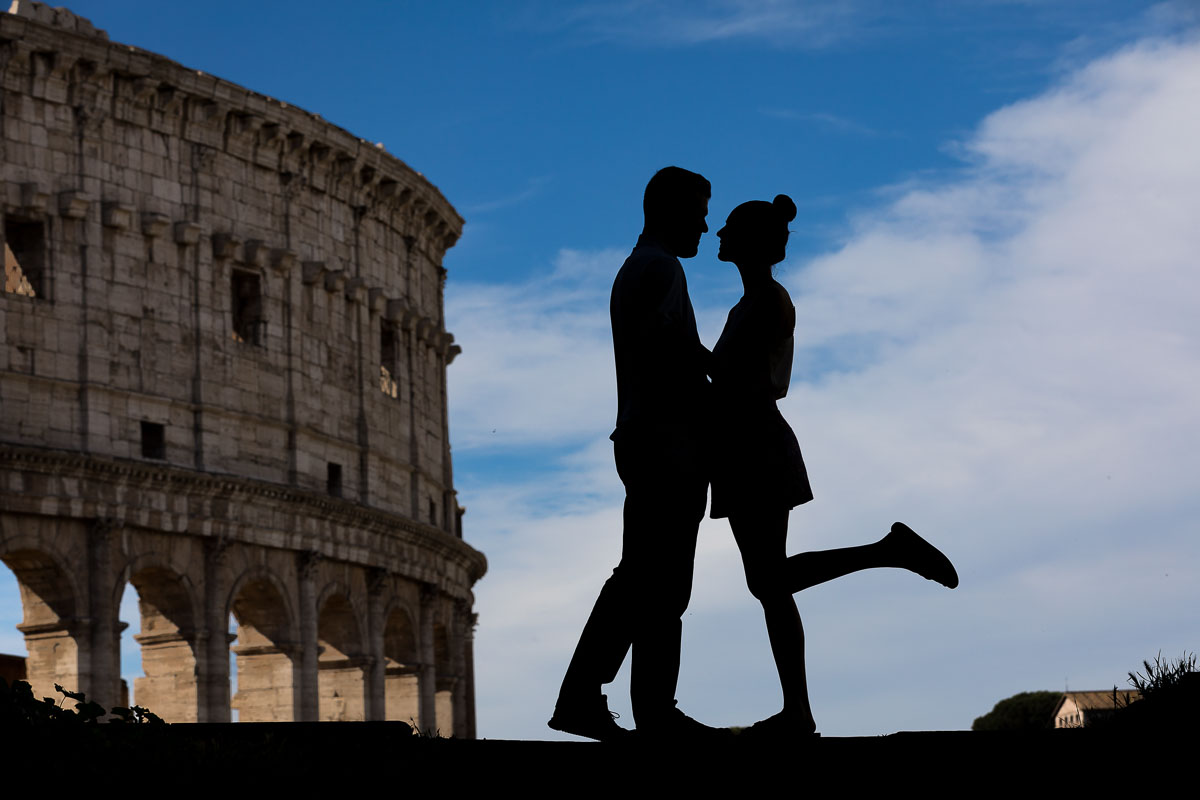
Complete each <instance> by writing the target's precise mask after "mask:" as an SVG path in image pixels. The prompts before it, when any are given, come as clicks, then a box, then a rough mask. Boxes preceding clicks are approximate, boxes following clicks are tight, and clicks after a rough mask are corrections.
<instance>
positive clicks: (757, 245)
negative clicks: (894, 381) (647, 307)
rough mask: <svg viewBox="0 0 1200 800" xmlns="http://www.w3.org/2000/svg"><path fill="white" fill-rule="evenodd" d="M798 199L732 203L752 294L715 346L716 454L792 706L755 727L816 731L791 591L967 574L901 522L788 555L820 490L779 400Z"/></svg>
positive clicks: (735, 248) (728, 248)
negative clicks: (886, 576)
mask: <svg viewBox="0 0 1200 800" xmlns="http://www.w3.org/2000/svg"><path fill="white" fill-rule="evenodd" d="M795 217H796V205H795V203H793V202H792V200H791V198H789V197H787V196H786V195H778V196H777V197H776V198H775V200H774V202H771V203H767V202H764V201H761V200H754V201H751V202H749V203H743V204H742V205H740V206H738V207H737V208H735V209H734V210H733V213H731V214H730V215H729V219H728V220H726V222H725V227H723V228H722V229H721V230H720V231H718V232H717V237H718V238H719V239H720V240H721V248H720V252H719V253H718V255H717V257H718V258H719V259H720V260H721V261H731V262H733V264H734V265H735V266H737V269H738V272H739V273H741V277H742V285H743V288H744V294H743V296H742V299H741V300H740V301H738V303H737V305H735V306H734V307H733V309H732V310H730V312H729V318H728V320H727V321H726V322H725V329H724V330H723V331H722V332H721V338H720V339H719V340H718V341H717V345H716V347H714V348H713V360H712V379H713V390H714V394H715V399H716V403H715V409H714V410H715V415H716V416H715V420H714V424H715V428H714V435H715V440H716V444H715V455H716V463H715V465H714V470H713V479H712V507H711V512H710V513H711V515H712V517H713V518H714V519H716V518H721V517H729V525H730V527H731V528H732V529H733V536H734V539H736V541H737V545H738V549H739V550H740V551H741V553H742V563H743V566H744V567H745V570H746V583H747V585H748V586H749V588H750V592H751V593H752V594H753V595H754V597H755V598H757V599H758V601H759V602H760V603H762V607H763V612H764V614H765V615H766V622H767V633H768V635H769V637H770V640H771V652H772V654H773V655H774V657H775V665H776V667H777V669H778V670H779V680H780V683H781V684H782V686H783V711H781V712H780V713H779V714H776V715H775V716H773V717H771V718H770V719H767V720H764V721H762V722H760V723H758V724H757V725H755V726H754V727H752V728H751V729H750V732H753V733H763V734H772V735H792V736H806V735H810V734H812V733H813V732H814V731H815V730H816V723H815V722H814V721H813V716H812V709H811V708H810V706H809V702H808V684H807V680H806V678H805V672H804V629H803V627H802V626H801V623H800V614H799V612H798V611H797V610H796V603H795V601H794V600H793V599H792V594H793V593H794V592H798V591H800V590H802V589H806V588H808V587H809V586H815V585H817V584H819V583H824V582H825V581H828V580H831V579H833V578H837V577H840V576H842V575H847V574H849V573H851V572H857V571H858V570H861V569H868V568H871V567H901V568H904V569H909V570H912V571H913V572H916V573H917V574H919V575H922V576H924V577H926V578H929V579H930V580H935V581H938V582H939V583H941V584H943V585H945V586H948V587H950V588H954V587H955V586H957V585H958V575H957V573H956V572H955V570H954V566H953V565H952V564H951V563H950V561H949V560H948V559H947V558H946V557H945V556H944V555H942V553H941V552H940V551H938V550H937V549H936V548H935V547H933V545H931V544H929V543H928V542H926V541H925V540H924V539H922V538H921V537H919V536H917V534H916V533H914V532H913V531H912V530H911V529H910V528H908V527H907V526H905V525H903V524H901V523H899V522H897V523H896V524H895V525H893V526H892V529H891V532H890V533H888V534H887V535H886V536H884V537H883V538H882V539H881V540H879V541H878V542H875V543H874V544H869V545H863V546H861V547H847V548H841V549H837V550H823V551H816V552H810V553H800V554H799V555H794V556H792V557H790V558H788V557H787V555H786V545H787V526H788V513H789V511H790V510H791V509H792V508H793V507H795V506H798V505H800V504H802V503H807V502H808V501H809V500H812V499H813V495H812V490H811V489H810V487H809V483H808V472H807V471H806V469H805V466H804V459H803V458H802V457H801V455H800V445H799V444H798V443H797V442H796V436H795V434H794V433H792V429H791V428H790V427H789V426H788V424H787V422H786V421H785V420H784V418H783V415H781V414H780V413H779V409H778V408H777V407H776V405H775V403H776V401H777V400H779V399H780V398H781V397H783V396H785V395H786V394H787V390H788V384H789V382H790V380H791V373H792V350H793V339H792V333H793V330H794V329H795V327H796V309H795V307H793V306H792V300H791V297H790V296H789V295H788V293H787V290H786V289H784V288H783V287H782V286H781V285H780V284H779V283H778V282H776V281H775V279H774V278H773V277H772V275H771V271H772V267H773V266H774V265H775V264H778V263H779V262H780V261H783V259H784V255H785V250H786V247H787V240H788V229H787V225H788V223H789V222H791V221H792V220H793V219H795Z"/></svg>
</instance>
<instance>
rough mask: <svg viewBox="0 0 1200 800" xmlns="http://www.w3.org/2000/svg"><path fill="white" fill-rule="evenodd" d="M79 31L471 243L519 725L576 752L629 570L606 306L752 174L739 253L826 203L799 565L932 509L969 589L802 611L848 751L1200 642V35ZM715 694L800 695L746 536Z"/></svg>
mask: <svg viewBox="0 0 1200 800" xmlns="http://www.w3.org/2000/svg"><path fill="white" fill-rule="evenodd" d="M70 7H71V8H72V10H74V11H76V12H77V13H79V14H81V15H83V16H86V17H88V18H90V19H91V20H92V21H93V23H95V24H96V25H97V26H98V27H101V28H104V29H106V30H107V31H108V32H109V35H110V37H111V38H112V39H114V40H115V41H119V42H125V43H129V44H134V45H137V46H140V47H144V48H146V49H149V50H153V51H155V52H159V53H162V54H164V55H167V56H169V57H171V58H173V59H175V60H177V61H179V62H181V63H183V64H185V65H187V66H190V67H194V68H197V69H202V70H204V71H206V72H210V73H213V74H215V75H218V76H220V77H223V78H226V79H229V80H232V81H234V82H237V83H240V84H242V85H245V86H247V87H249V88H252V89H254V90H256V91H259V92H262V93H264V94H268V95H271V96H274V97H277V98H279V99H281V100H284V101H287V102H289V103H294V104H296V105H299V106H301V107H303V108H305V109H307V110H310V111H313V112H316V113H319V114H321V115H322V116H323V117H325V118H326V119H328V120H330V121H332V122H334V123H336V124H338V125H340V126H342V127H344V128H346V129H348V130H350V131H351V132H353V133H354V134H356V135H358V136H360V137H362V138H364V139H368V140H370V141H377V142H383V144H384V145H385V147H386V148H387V150H388V151H389V152H391V153H393V154H395V155H397V156H398V157H399V158H401V159H403V160H404V161H406V162H407V163H408V164H410V165H411V166H412V167H413V168H415V169H417V170H419V171H420V172H422V173H423V174H424V175H426V176H427V177H428V178H429V179H430V180H431V181H432V182H433V183H434V184H436V185H437V186H438V187H439V188H440V189H441V190H442V192H443V193H444V194H445V195H446V197H447V198H448V199H449V200H450V202H451V203H453V204H454V205H455V207H456V208H457V209H458V210H459V211H460V213H461V214H462V215H463V216H464V217H465V218H466V220H467V224H466V228H465V232H464V236H463V238H462V240H461V241H460V242H459V244H458V245H457V246H456V247H455V248H453V249H452V250H451V251H450V252H449V253H448V254H447V256H446V260H445V266H446V267H447V269H448V270H449V279H448V283H447V324H448V327H449V329H450V330H451V331H452V332H454V333H455V335H456V337H457V340H458V341H459V342H460V343H461V344H462V345H463V348H464V353H463V355H462V356H461V357H460V358H459V359H457V360H456V361H455V363H454V364H453V365H452V366H451V367H450V381H451V384H450V393H451V435H452V439H453V443H454V459H455V471H456V483H457V487H458V489H459V495H460V502H461V503H463V504H464V505H465V506H467V508H468V513H467V516H466V518H465V523H464V524H465V530H466V538H467V539H468V541H470V542H471V543H472V544H474V545H475V546H476V547H478V548H479V549H481V550H482V551H483V552H485V553H486V554H487V556H488V559H489V562H490V571H489V574H488V575H487V576H486V577H485V578H484V579H483V581H481V582H480V584H479V585H478V587H477V610H478V612H479V615H480V624H479V630H478V634H477V645H476V659H477V667H476V672H477V676H478V682H479V685H478V713H479V730H480V733H481V735H483V736H487V737H491V738H500V737H526V738H531V737H546V738H550V737H551V736H553V735H554V734H553V732H552V731H550V730H549V729H547V728H545V726H544V723H545V720H546V719H547V718H548V716H549V712H550V711H551V709H552V706H553V701H554V696H555V694H556V692H557V684H558V681H559V679H560V677H561V673H562V670H563V669H564V668H565V665H566V662H567V659H568V658H569V656H570V652H571V650H572V648H573V646H574V642H575V638H576V636H577V635H578V632H579V629H580V628H581V627H582V625H583V622H584V620H585V618H586V615H587V612H588V610H589V609H590V605H591V602H592V601H593V600H594V598H595V594H596V592H597V591H598V590H599V587H600V585H601V583H602V582H603V580H604V578H605V577H606V576H607V574H608V572H609V570H611V567H612V566H613V565H614V564H615V563H616V560H617V557H618V554H619V543H620V530H619V519H620V503H621V498H622V493H621V487H620V483H619V481H618V480H617V478H616V475H615V472H614V470H613V467H612V463H611V450H610V447H609V443H608V442H607V439H606V437H607V435H608V433H609V431H610V430H611V425H612V418H613V416H614V413H615V387H614V384H613V372H612V360H611V353H610V348H611V339H610V338H609V337H610V334H609V330H608V319H607V294H608V288H609V285H610V283H611V279H612V276H613V274H614V273H615V271H616V269H617V267H619V266H620V263H621V261H622V260H623V259H624V257H625V255H627V254H628V251H629V248H630V247H631V246H632V244H633V241H634V239H635V238H636V235H637V233H638V231H639V229H640V224H641V217H640V214H641V212H640V197H641V191H642V188H643V187H644V185H645V181H646V180H647V179H648V177H649V176H650V175H651V174H652V173H653V172H654V170H655V169H657V168H659V167H661V166H665V165H667V164H679V165H680V166H684V167H687V168H689V169H693V170H696V171H699V172H701V173H703V174H705V175H706V176H707V177H708V178H709V179H710V180H711V181H712V183H713V197H712V201H711V205H710V208H711V213H710V217H709V225H710V227H711V228H712V230H714V231H715V230H716V229H717V227H719V224H720V222H721V221H722V220H723V219H724V216H725V215H726V214H727V213H728V211H729V210H730V209H731V208H732V207H733V206H735V205H737V204H738V203H740V202H742V201H744V200H748V199H769V198H770V197H772V196H774V195H775V194H776V193H779V192H785V193H788V194H790V195H791V196H792V197H793V198H794V199H795V200H796V201H797V205H798V206H799V209H800V214H799V216H798V218H797V219H796V221H795V222H794V223H793V224H792V228H793V231H794V233H793V235H792V241H791V246H790V249H789V258H788V260H787V262H785V264H783V265H782V266H781V268H780V271H779V276H780V280H781V281H782V282H783V283H784V284H785V285H786V286H787V287H788V289H789V291H790V292H791V294H792V297H793V300H794V301H795V303H796V306H797V313H798V327H797V360H796V366H795V369H794V371H793V384H792V388H791V392H790V393H789V396H788V397H787V398H786V399H785V400H784V401H783V402H782V403H781V409H782V410H783V411H784V414H785V416H787V417H788V419H789V420H790V421H791V423H792V425H793V427H794V428H795V429H796V432H797V435H798V437H799V440H800V443H801V446H802V448H803V449H804V451H805V456H806V461H807V462H808V465H809V471H810V474H811V476H812V478H813V484H814V490H815V493H816V495H817V500H816V501H815V502H814V503H812V504H809V505H807V506H804V507H802V508H799V509H797V510H795V511H794V512H793V514H792V531H791V536H790V540H789V547H790V551H792V552H795V551H799V550H801V549H816V548H823V547H835V546H842V545H848V544H858V543H862V542H864V541H867V540H871V539H874V538H876V537H878V536H879V535H882V533H884V532H885V531H886V529H887V527H888V526H889V525H890V524H891V522H892V521H894V520H896V519H902V520H905V521H906V522H908V523H909V524H911V525H912V526H913V527H914V528H916V529H917V530H918V531H920V532H922V533H925V534H926V535H928V537H929V538H930V539H931V540H933V541H935V542H936V543H937V544H939V545H941V546H942V547H943V549H945V550H946V552H947V553H948V554H949V555H950V556H951V557H952V558H953V559H954V560H955V561H956V563H957V564H958V566H959V572H960V574H961V575H962V586H961V587H960V588H959V589H957V590H955V591H954V592H953V593H951V592H947V591H946V590H943V589H940V587H937V586H934V585H933V584H930V583H927V582H925V581H922V580H920V579H917V578H913V577H912V576H908V575H902V574H890V573H888V574H885V573H879V574H871V575H858V576H852V577H851V578H848V579H846V580H844V581H841V582H838V583H837V584H834V585H829V586H824V587H819V588H817V589H814V590H812V591H810V592H806V593H804V594H802V595H801V596H800V597H799V598H798V602H799V606H800V610H801V614H802V615H803V617H804V620H805V625H806V631H807V633H808V639H809V645H808V647H809V654H808V657H809V664H810V683H811V687H812V694H813V705H814V709H815V714H816V716H817V721H818V725H819V727H820V729H821V730H822V731H823V732H825V733H826V735H848V734H879V733H888V732H891V731H895V730H905V729H907V730H919V729H930V728H963V727H969V725H970V723H971V720H972V719H973V718H974V717H975V716H978V715H980V714H983V713H985V712H986V711H988V710H989V709H990V708H991V706H992V705H993V704H994V703H995V702H996V701H997V700H999V699H1001V698H1003V697H1006V696H1008V695H1011V694H1013V693H1015V692H1018V691H1023V690H1030V689H1060V688H1062V687H1063V686H1064V685H1065V684H1067V683H1069V684H1070V686H1071V687H1072V688H1080V689H1095V688H1104V687H1108V686H1111V685H1112V684H1114V683H1123V682H1124V679H1123V676H1124V675H1125V673H1126V671H1128V670H1130V669H1133V668H1135V667H1137V666H1139V665H1140V662H1141V660H1142V659H1143V658H1146V657H1149V656H1153V655H1154V654H1155V653H1156V652H1158V651H1159V650H1160V649H1161V650H1162V651H1163V653H1164V654H1166V655H1174V654H1178V653H1179V652H1181V651H1183V650H1184V649H1189V650H1195V649H1196V648H1197V646H1198V642H1200V623H1198V622H1197V618H1196V615H1195V613H1194V609H1195V608H1197V607H1200V588H1198V587H1200V544H1198V542H1200V537H1198V536H1197V533H1198V531H1197V530H1196V522H1195V520H1196V519H1197V518H1198V517H1197V512H1200V500H1198V499H1197V492H1196V490H1195V489H1196V487H1195V477H1194V476H1195V475H1196V474H1197V467H1198V466H1200V464H1198V463H1197V461H1198V459H1197V456H1196V453H1197V452H1200V427H1198V426H1197V424H1196V414H1195V410H1194V405H1195V397H1197V396H1200V369H1198V367H1200V326H1198V325H1197V323H1196V322H1195V319H1194V317H1195V314H1194V306H1195V300H1196V298H1197V297H1198V296H1200V279H1198V277H1197V274H1196V270H1195V266H1194V263H1195V253H1197V252H1200V232H1198V230H1200V226H1197V225H1196V222H1195V220H1196V219H1198V218H1200V199H1198V197H1200V195H1198V194H1197V192H1196V190H1195V187H1196V186H1198V185H1200V156H1198V155H1197V153H1198V150H1197V148H1196V147H1195V142H1197V141H1200V103H1198V102H1196V98H1197V97H1200V12H1198V10H1197V6H1196V5H1195V4H1194V3H1190V2H1175V3H1172V2H1167V3H1157V4H1155V3H1139V2H1105V1H1104V0H1096V1H1095V2H1089V1H1087V0H1079V1H1078V2H1058V3H1050V2H1035V1H1034V0H1030V1H1029V2H1019V1H1017V0H1013V1H1012V2H1005V1H1004V0H979V1H978V2H961V3H960V2H953V3H952V2H934V1H932V0H931V1H930V2H914V3H903V4H900V3H884V2H881V1H880V2H872V1H871V0H861V1H856V2H839V3H833V2H828V3H827V2H794V1H792V0H698V1H697V2H659V3H652V2H637V1H636V0H630V1H628V2H582V3H566V2H522V1H521V0H513V1H512V2H503V3H501V2H496V3H455V4H449V3H399V2H397V3H386V2H353V3H340V4H329V3H309V2H289V3H274V2H261V3H245V4H240V5H238V6H237V12H236V15H233V14H231V13H230V12H228V11H226V10H224V9H220V8H218V7H216V6H213V5H211V4H197V3H187V4H184V3H170V4H164V3H161V2H120V1H119V0H104V1H103V2H101V1H100V0H96V1H95V2H82V1H79V2H74V3H72V4H70ZM715 254H716V240H715V238H714V237H711V236H710V237H706V238H705V240H704V241H703V242H702V243H701V247H700V252H699V255H698V256H697V257H696V258H695V259H692V260H691V261H688V262H686V263H685V267H686V269H687V271H688V278H689V284H690V286H691V289H692V297H693V301H694V303H695V305H696V309H697V314H698V318H699V321H700V327H701V335H702V338H703V339H704V340H705V341H706V342H707V343H708V344H710V345H711V344H712V343H713V342H715V340H716V337H717V335H718V334H719V332H720V327H721V324H722V322H723V320H724V315H725V313H726V312H727V310H728V308H729V307H730V306H731V305H732V304H733V303H734V302H736V300H737V298H738V296H739V294H740V286H739V284H738V282H737V280H736V275H735V274H734V273H733V271H732V270H731V269H730V268H729V267H728V266H727V265H724V264H721V263H719V262H717V261H716V258H715ZM6 579H7V576H6ZM10 584H11V581H10ZM0 590H2V591H5V592H7V593H6V594H0V604H3V606H4V607H9V608H11V607H13V606H15V605H18V600H17V597H16V590H15V587H12V588H11V589H10V590H6V589H4V586H2V585H0ZM130 594H132V592H131V593H130ZM10 616H12V617H13V621H14V622H15V618H16V612H14V613H13V614H12V615H10ZM128 619H131V621H132V618H131V617H130V618H128ZM5 628H6V629H7V630H10V631H11V626H9V625H7V624H6V625H5ZM0 637H3V638H0V645H2V646H0V650H4V651H11V650H12V649H13V646H12V645H9V644H8V642H10V641H14V642H16V645H15V646H16V647H18V648H19V647H20V642H19V637H17V636H16V634H15V633H13V634H8V633H0ZM126 638H128V636H127V637H126ZM135 661H136V659H135V658H134V657H132V655H131V656H127V657H126V658H125V659H124V661H123V671H124V672H126V673H127V674H134V672H133V671H134V670H136V663H135ZM131 662H134V663H131ZM626 680H627V678H626V677H624V676H623V677H622V678H621V679H619V681H618V684H617V685H615V686H614V687H612V688H611V690H610V691H609V696H610V702H611V704H612V706H613V707H614V708H615V709H617V710H619V711H621V712H622V713H623V714H626V719H628V716H627V712H628V692H627V686H626V684H625V681H626ZM679 699H680V705H681V707H682V708H684V709H685V710H686V711H687V712H688V713H690V714H692V715H693V716H696V717H698V718H700V719H703V720H704V721H707V722H710V723H713V724H746V723H748V722H751V721H753V720H754V719H757V718H760V717H764V716H767V715H769V714H771V713H774V711H775V710H777V708H778V704H779V702H780V695H779V690H778V682H777V679H776V677H775V676H774V674H773V664H772V662H771V659H770V653H769V649H768V648H767V644H766V635H765V630H764V629H763V626H762V620H761V612H760V611H759V610H758V609H757V608H756V607H755V604H754V601H753V600H752V598H750V596H749V594H748V592H747V591H746V589H745V586H744V583H743V582H742V578H741V574H740V567H739V563H738V558H737V553H736V549H735V548H734V546H733V543H732V538H731V537H730V535H729V533H728V529H727V527H726V526H725V525H724V524H723V523H720V524H718V523H714V522H707V523H706V524H705V525H704V527H703V528H702V531H701V543H700V552H699V557H698V562H697V574H696V582H695V591H694V595H693V603H692V606H691V608H690V609H689V612H688V615H687V617H685V648H684V668H683V673H682V676H681V681H680V691H679Z"/></svg>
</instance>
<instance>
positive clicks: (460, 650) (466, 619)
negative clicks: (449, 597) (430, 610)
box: [450, 600, 471, 739]
mask: <svg viewBox="0 0 1200 800" xmlns="http://www.w3.org/2000/svg"><path fill="white" fill-rule="evenodd" d="M470 617H471V609H470V607H468V606H467V604H466V603H464V602H463V601H461V600H459V601H457V602H455V604H454V631H453V638H452V640H451V649H450V659H451V662H452V664H451V670H452V671H453V672H454V676H455V677H456V678H457V680H455V682H454V688H453V695H452V696H453V698H454V700H453V707H454V735H455V736H457V737H458V738H460V739H464V738H467V736H466V732H467V682H466V680H464V675H465V674H466V669H465V661H466V645H467V636H468V631H469V630H470V628H471V619H470Z"/></svg>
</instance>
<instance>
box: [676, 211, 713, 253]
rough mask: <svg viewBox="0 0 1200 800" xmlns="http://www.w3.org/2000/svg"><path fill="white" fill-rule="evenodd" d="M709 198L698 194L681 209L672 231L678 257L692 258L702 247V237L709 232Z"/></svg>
mask: <svg viewBox="0 0 1200 800" xmlns="http://www.w3.org/2000/svg"><path fill="white" fill-rule="evenodd" d="M707 216H708V198H707V197H702V196H697V197H695V198H694V199H693V201H692V202H691V203H690V204H688V205H687V206H685V207H684V208H681V209H680V214H679V216H678V217H677V218H676V220H675V222H676V226H675V230H673V231H672V232H671V239H672V241H671V243H670V245H671V249H672V251H673V252H674V253H675V256H676V257H677V258H691V257H692V256H694V255H696V252H697V251H698V250H699V249H700V237H701V236H703V235H704V234H705V233H708V223H707V222H705V218H706V217H707Z"/></svg>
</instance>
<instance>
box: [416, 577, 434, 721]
mask: <svg viewBox="0 0 1200 800" xmlns="http://www.w3.org/2000/svg"><path fill="white" fill-rule="evenodd" d="M436 601H437V589H436V587H434V586H433V585H431V584H424V585H423V586H422V587H421V621H420V626H421V630H420V632H419V636H418V638H417V647H418V649H419V651H420V654H421V672H420V674H419V675H418V678H417V681H418V686H419V688H420V693H421V701H420V708H419V710H420V719H418V720H417V724H418V725H419V726H420V728H421V730H422V732H431V733H432V732H433V731H436V730H437V666H436V664H435V662H434V652H433V615H434V613H435V611H434V607H433V606H434V603H435V602H436Z"/></svg>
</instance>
